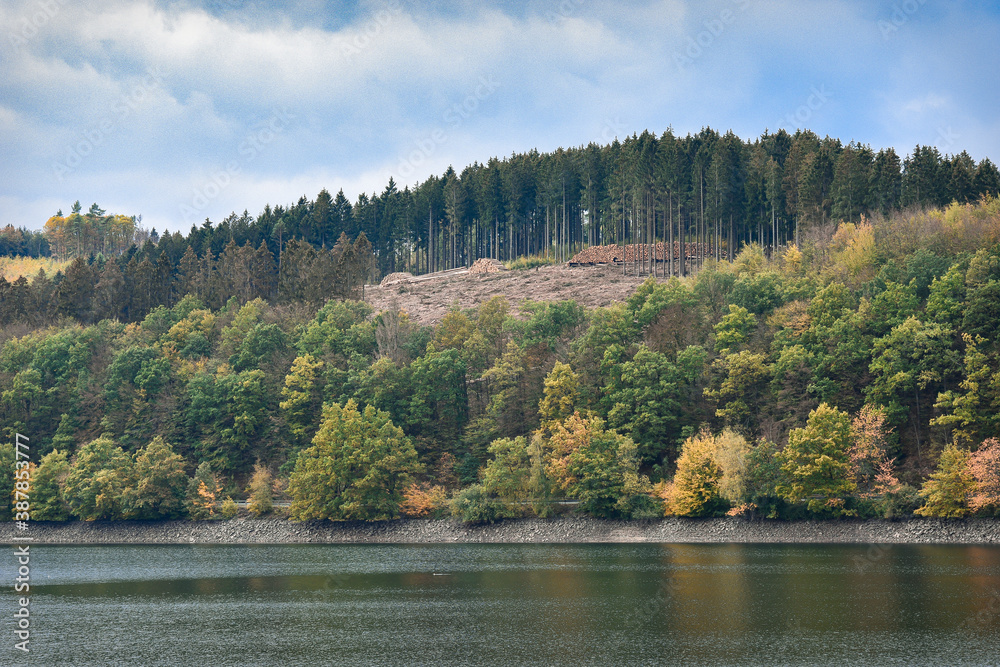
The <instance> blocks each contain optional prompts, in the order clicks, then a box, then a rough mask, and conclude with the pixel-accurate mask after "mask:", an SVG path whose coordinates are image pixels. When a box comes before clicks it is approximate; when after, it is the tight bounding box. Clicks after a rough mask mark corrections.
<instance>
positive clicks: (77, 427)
mask: <svg viewBox="0 0 1000 667" xmlns="http://www.w3.org/2000/svg"><path fill="white" fill-rule="evenodd" d="M360 242H361V239H359V241H358V242H355V243H354V244H348V243H347V242H346V241H344V242H343V243H342V244H339V245H340V246H341V250H340V253H341V254H340V256H341V257H343V256H344V254H345V253H346V252H347V248H348V247H351V248H353V247H354V246H356V245H358V243H360ZM998 242H1000V200H998V199H987V200H984V201H982V202H980V203H979V204H976V205H972V204H965V205H961V204H957V203H956V204H953V205H951V206H949V207H948V208H946V209H934V210H928V211H923V212H918V213H912V214H906V215H903V214H896V215H891V216H888V217H876V218H874V219H872V220H868V219H863V220H861V221H859V222H858V223H849V222H845V223H842V224H840V225H838V226H837V227H836V228H834V227H833V226H829V227H828V228H825V230H824V228H816V229H814V230H813V233H812V234H809V235H803V239H802V244H801V246H796V245H791V246H789V247H787V248H785V249H784V250H783V251H781V252H780V253H773V254H771V256H768V253H767V252H765V249H764V248H763V247H761V246H759V245H756V244H752V245H749V246H746V247H744V248H743V250H741V251H740V253H739V254H738V255H737V256H736V257H735V258H734V260H733V261H732V262H728V261H726V262H712V261H708V262H706V264H705V266H704V267H703V268H702V269H701V270H700V271H698V272H697V273H696V274H695V275H693V276H690V277H687V278H685V279H677V278H671V279H668V280H658V279H656V278H650V279H649V280H648V281H647V282H646V283H644V284H643V285H642V286H641V287H640V288H638V289H637V290H636V292H635V293H634V294H633V295H632V296H631V297H630V298H629V299H628V301H627V302H625V303H621V304H617V305H614V306H610V307H607V308H597V309H593V310H585V309H584V308H582V307H581V306H579V305H578V304H576V303H575V302H573V301H565V302H558V303H527V304H523V305H521V306H520V312H521V316H520V317H514V316H512V314H511V312H510V306H509V304H508V303H507V301H506V300H505V299H504V298H503V297H495V298H493V299H491V300H490V301H488V302H486V303H483V304H481V305H479V306H478V307H477V308H475V309H471V310H467V311H462V310H458V309H455V310H453V311H451V312H449V313H448V314H447V316H446V317H445V318H444V319H443V320H442V321H441V322H440V323H439V324H437V325H435V326H432V327H422V326H418V325H416V324H415V323H414V322H413V321H411V320H410V319H409V318H408V317H407V315H406V313H405V312H399V311H397V310H388V311H384V312H381V313H374V312H372V310H371V308H370V307H369V306H367V305H366V304H365V303H363V302H360V301H355V300H350V299H348V300H327V301H325V303H324V304H323V305H322V306H321V307H318V306H319V304H320V303H321V301H322V299H320V298H319V297H321V296H322V294H315V293H314V294H315V296H314V297H313V299H314V300H313V301H310V297H309V296H308V293H305V292H303V293H299V294H294V293H293V292H287V293H285V294H286V296H285V297H284V300H283V299H282V298H279V299H277V300H275V301H268V300H266V299H264V298H260V297H259V295H256V293H255V292H254V291H253V290H252V289H250V288H247V290H246V291H244V292H242V293H239V296H236V297H235V298H229V299H227V300H225V301H224V302H223V299H224V298H225V296H226V295H227V294H230V293H231V294H233V295H236V294H237V292H236V291H234V288H233V286H232V284H230V285H229V286H228V287H226V288H225V290H223V291H222V292H218V293H216V292H213V291H212V290H211V289H209V290H208V291H207V292H205V293H203V294H202V295H201V296H199V295H198V294H197V290H195V293H191V294H188V295H186V296H184V297H182V298H180V299H179V300H177V302H176V303H174V304H173V305H172V306H169V307H168V306H166V305H159V306H156V307H154V308H152V309H151V310H150V311H149V312H148V313H147V314H146V315H145V316H144V317H142V318H141V320H138V321H136V322H133V323H130V324H126V323H125V322H124V321H123V320H121V319H102V320H100V321H98V322H97V323H95V324H83V323H79V324H65V323H63V324H61V325H59V326H51V327H48V328H44V329H37V330H34V331H31V332H28V333H25V334H23V335H20V334H21V332H22V331H23V329H22V330H18V329H17V328H16V327H15V328H10V327H8V329H7V332H8V333H7V336H10V335H11V332H16V333H18V335H19V337H10V338H7V339H6V340H5V341H4V344H3V347H2V348H0V387H2V394H0V424H2V425H3V426H2V428H3V429H4V432H3V435H4V436H5V437H6V438H7V439H8V440H9V441H11V442H12V441H13V438H14V434H15V433H21V434H24V435H27V436H28V437H29V438H31V455H32V461H33V462H35V463H36V464H39V468H38V473H39V476H40V477H41V478H42V479H48V478H46V477H45V475H49V478H52V479H55V480H56V482H57V483H55V484H54V486H50V488H51V489H54V490H53V491H52V493H62V494H64V495H63V496H61V497H60V496H58V495H57V496H56V497H57V499H58V500H59V502H66V503H68V506H69V508H70V510H71V511H72V513H73V515H74V516H79V517H83V518H94V517H95V516H102V517H107V516H139V514H137V512H138V510H136V509H134V508H135V507H137V506H136V505H135V504H134V503H133V504H132V505H130V504H129V502H132V501H126V497H127V496H126V495H122V494H125V490H126V489H128V488H132V486H135V488H146V486H144V485H143V484H141V483H140V482H139V481H136V480H141V479H142V478H141V475H139V473H138V472H136V471H137V470H140V469H141V468H140V459H142V458H143V457H146V458H147V459H148V458H149V457H150V456H152V454H151V453H150V448H153V444H152V443H154V441H155V440H156V438H157V437H159V438H161V439H162V441H163V445H166V444H167V443H169V451H167V449H168V448H167V447H166V446H161V445H159V444H158V445H157V446H156V447H155V448H153V449H154V450H155V452H156V456H157V457H160V458H164V459H169V460H170V461H173V462H174V463H171V464H170V465H171V466H174V467H175V468H176V467H179V468H181V469H182V470H183V473H184V475H185V476H186V480H187V479H190V478H192V475H194V474H195V473H197V471H198V470H199V469H202V472H203V477H202V481H203V482H204V483H205V494H208V495H211V497H212V498H213V499H215V500H213V502H215V501H217V500H218V498H220V497H224V496H225V495H230V496H233V497H234V498H236V497H240V496H242V495H243V494H244V493H246V491H245V489H246V488H248V484H249V482H250V481H252V476H254V475H257V476H258V481H259V480H260V475H265V473H264V472H260V471H261V470H263V471H266V474H267V475H271V476H272V477H273V479H272V480H271V481H268V482H267V483H264V482H260V481H259V483H258V487H261V488H263V487H268V488H272V490H273V488H274V486H275V485H277V486H278V487H280V488H281V489H284V490H286V492H287V493H288V494H290V497H291V498H292V501H293V504H292V510H291V512H292V515H293V516H295V517H297V518H310V517H312V518H327V517H328V518H347V519H350V518H359V519H374V518H385V517H391V516H396V515H398V514H399V513H400V512H401V511H406V512H408V513H410V514H413V515H421V514H426V513H434V512H444V511H454V512H456V513H457V514H458V515H459V516H462V517H464V518H466V519H468V520H491V519H494V518H498V517H502V516H512V515H521V514H523V513H526V512H536V513H539V514H542V515H544V514H546V513H548V512H550V511H551V509H552V508H553V507H554V506H555V504H554V501H557V500H561V499H576V500H579V501H580V503H581V505H580V508H581V511H586V512H589V513H592V514H595V515H598V516H650V515H653V514H662V513H663V512H665V511H666V512H672V513H676V514H684V515H705V514H715V513H720V512H726V511H733V512H737V513H742V512H757V513H763V514H765V515H772V516H801V515H813V516H843V515H850V514H858V515H865V516H867V515H873V514H879V515H890V516H896V515H900V514H906V513H909V512H912V511H916V510H919V511H920V512H923V513H928V514H932V515H948V516H961V515H967V514H969V513H973V512H975V513H980V514H989V513H992V512H994V511H995V507H996V503H995V502H994V501H993V500H990V499H991V498H995V497H996V495H997V494H994V491H995V490H996V487H995V482H996V477H991V475H993V474H994V473H995V472H996V471H997V462H996V453H997V449H998V448H997V447H996V446H995V445H994V444H992V443H994V442H995V440H994V439H996V438H1000V419H998V416H997V415H998V414H1000V410H998V408H1000V383H998V382H997V381H996V378H997V377H1000V338H998V334H997V332H998V331H1000V309H998V304H1000V245H998ZM296 245H298V246H299V247H300V249H301V251H302V252H305V253H320V254H323V253H324V252H325V253H330V251H321V250H316V249H315V248H312V247H311V246H308V245H305V244H299V243H298V242H296V243H294V244H292V243H290V244H289V248H288V249H287V250H286V253H285V255H284V258H283V260H282V261H283V262H284V261H286V260H287V258H288V255H289V254H291V253H292V252H293V249H292V248H293V246H296ZM265 251H266V247H264V248H256V249H255V248H253V247H252V246H242V249H241V247H240V246H237V245H236V244H235V242H234V243H232V244H231V245H230V246H229V250H227V251H224V252H223V256H226V254H227V252H228V253H230V254H233V253H238V252H243V253H245V254H246V255H247V256H248V257H249V256H252V255H256V254H257V253H258V252H260V253H261V254H263V253H264V252H265ZM296 252H297V251H296ZM185 253H187V251H186V250H185ZM191 256H194V252H193V251H191V254H190V255H189V257H191ZM324 256H325V255H324ZM330 256H333V253H330ZM192 261H194V260H192ZM220 261H221V260H220ZM324 261H328V260H324ZM81 262H82V260H81ZM283 268H284V267H283ZM580 270H586V269H580ZM279 275H280V272H279ZM193 284H198V283H193ZM233 284H236V283H233ZM239 284H241V285H244V284H245V285H253V284H254V283H253V281H250V282H246V283H239ZM293 284H296V285H300V286H302V289H311V288H312V287H310V286H312V285H314V281H309V280H302V281H299V282H294V283H293ZM595 289H599V285H598V286H595ZM278 290H279V296H280V294H282V292H281V285H280V281H279V285H278ZM213 295H214V296H213ZM205 298H208V299H215V304H214V305H212V304H210V303H207V302H206V301H205V300H204V299H205ZM218 304H221V305H218ZM310 304H311V305H310ZM317 307H318V310H317ZM95 442H99V443H100V444H96V445H95V444H94V443H95ZM6 451H7V452H8V454H9V455H10V456H12V455H13V454H12V451H13V450H12V446H11V445H7V450H6ZM57 452H58V453H57ZM174 454H176V455H177V457H179V458H172V457H173V455H174ZM44 457H52V458H51V461H52V462H51V464H50V468H51V470H53V471H54V470H55V469H56V467H58V470H62V471H63V472H66V474H65V475H64V474H63V472H46V471H49V470H50V468H46V467H45V466H46V463H45V460H44ZM157 460H159V459H157ZM81 461H82V463H81ZM64 464H65V465H66V466H69V467H68V468H65V467H63V465H64ZM143 465H148V466H149V469H150V470H158V469H159V467H158V466H157V465H154V464H153V463H150V462H147V463H145V464H143ZM76 466H89V467H85V468H81V469H82V470H85V471H86V472H81V473H79V475H78V478H79V479H94V480H101V483H105V484H109V485H112V486H111V487H109V490H107V492H106V493H105V492H101V493H99V494H97V495H95V496H94V497H95V498H96V497H100V498H105V499H108V502H110V501H111V500H110V499H113V498H116V497H120V498H121V501H120V502H119V504H117V505H113V506H112V509H111V510H108V512H110V514H93V513H89V512H91V510H90V505H85V504H82V503H83V501H81V500H73V498H74V497H76V496H75V495H74V494H77V493H78V491H75V490H74V489H76V488H77V487H75V486H73V485H72V484H71V483H70V479H71V478H73V479H76V478H74V477H72V475H73V471H74V470H76V469H77V468H76ZM102 466H103V467H102ZM255 466H256V467H257V468H256V470H257V472H256V473H255V472H254V469H255ZM95 470H108V471H109V472H108V473H107V474H96V473H95V472H94V471H95ZM116 470H117V471H120V472H115V471H116ZM67 471H68V472H67ZM991 471H992V472H991ZM258 473H259V474H258ZM149 474H153V473H149ZM36 479H38V477H36ZM116 480H117V481H116ZM129 480H132V481H129ZM176 480H177V484H176V486H175V487H172V488H176V489H180V488H181V487H182V486H183V487H184V489H185V493H187V490H188V489H189V488H190V487H189V486H186V485H188V484H189V482H188V481H186V480H185V481H184V484H181V479H180V477H179V476H176ZM206 480H207V481H206ZM275 480H277V481H275ZM11 484H13V481H11ZM115 484H117V485H118V486H114V485H115ZM991 485H994V486H991ZM196 486H197V487H198V488H199V489H200V482H199V485H196ZM88 488H89V487H88ZM36 491H37V489H36ZM87 493H90V492H89V491H88V492H87ZM178 493H179V491H178ZM195 493H197V494H199V495H201V496H203V497H207V496H206V495H205V494H201V493H200V492H199V491H197V490H196V491H195ZM66 494H69V495H66ZM116 494H117V495H116ZM991 494H994V495H991ZM177 497H178V498H179V497H180V496H177ZM189 497H190V494H188V495H185V496H184V498H189ZM178 502H181V501H180V500H179V501H178ZM184 502H187V501H186V500H185V501H184ZM73 503H78V506H79V507H81V508H82V507H85V506H86V508H87V509H86V510H83V509H81V510H74V509H72V508H73V507H74V505H73ZM189 504H190V503H189ZM129 508H133V509H129ZM210 509H212V510H213V511H214V509H215V505H212V507H211V508H210ZM95 511H96V510H95ZM85 512H88V513H85ZM116 513H117V514H116Z"/></svg>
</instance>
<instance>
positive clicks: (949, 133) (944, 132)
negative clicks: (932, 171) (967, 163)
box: [934, 125, 962, 148]
mask: <svg viewBox="0 0 1000 667" xmlns="http://www.w3.org/2000/svg"><path fill="white" fill-rule="evenodd" d="M937 132H938V133H937V141H935V142H934V145H935V146H937V147H938V148H951V147H952V146H954V145H955V142H956V141H958V140H959V139H960V138H961V136H962V135H960V134H959V133H958V132H955V130H953V129H951V125H949V126H948V127H938V129H937Z"/></svg>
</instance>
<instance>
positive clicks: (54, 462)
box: [31, 449, 70, 521]
mask: <svg viewBox="0 0 1000 667" xmlns="http://www.w3.org/2000/svg"><path fill="white" fill-rule="evenodd" d="M68 475H69V460H68V459H67V456H66V452H65V451H60V450H58V449H54V450H52V451H51V452H49V453H48V454H46V455H45V456H43V457H42V460H41V462H39V465H38V467H37V468H35V469H34V471H33V472H32V473H31V518H32V520H34V521H67V520H68V519H69V518H70V508H69V504H67V502H66V498H65V496H64V494H63V485H64V484H65V483H66V477H67V476H68Z"/></svg>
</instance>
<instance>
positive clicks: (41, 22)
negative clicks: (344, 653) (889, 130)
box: [7, 0, 67, 50]
mask: <svg viewBox="0 0 1000 667" xmlns="http://www.w3.org/2000/svg"><path fill="white" fill-rule="evenodd" d="M66 2H67V0H41V2H38V3H37V4H36V5H35V7H36V8H37V9H35V10H34V11H32V12H31V13H30V14H29V15H27V16H22V17H21V20H20V21H17V22H16V23H15V25H14V29H13V30H12V31H11V32H10V33H8V35H7V37H8V39H9V40H10V44H11V46H13V47H14V50H18V49H21V48H23V47H25V46H27V45H28V42H29V41H30V40H31V39H33V38H34V37H35V35H37V34H38V32H39V31H40V30H41V29H42V28H44V27H45V26H47V25H48V24H49V21H51V20H52V19H54V18H55V17H56V15H57V14H58V13H59V10H60V9H62V8H63V7H64V6H65V5H66Z"/></svg>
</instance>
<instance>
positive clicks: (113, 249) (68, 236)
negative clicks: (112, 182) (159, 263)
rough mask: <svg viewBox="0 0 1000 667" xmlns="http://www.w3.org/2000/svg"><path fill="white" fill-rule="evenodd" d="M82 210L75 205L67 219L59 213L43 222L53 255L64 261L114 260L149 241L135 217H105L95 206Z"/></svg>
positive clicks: (119, 215)
mask: <svg viewBox="0 0 1000 667" xmlns="http://www.w3.org/2000/svg"><path fill="white" fill-rule="evenodd" d="M81 210H82V207H81V206H80V202H79V201H77V202H75V203H74V204H73V208H72V210H71V211H70V214H69V215H68V216H65V217H64V216H63V214H62V211H61V210H60V211H58V212H57V213H56V214H55V215H54V216H52V217H51V218H49V219H48V220H47V221H46V222H45V227H44V232H45V238H46V239H47V240H48V242H49V247H50V249H51V251H52V254H53V255H55V256H57V257H60V258H63V259H67V258H72V257H90V256H94V255H105V256H107V255H115V256H117V255H120V254H122V253H123V252H125V251H126V250H128V249H129V248H130V247H132V246H141V245H142V244H143V243H144V242H145V241H146V240H147V239H150V238H151V234H150V233H149V232H147V231H146V230H144V229H143V228H142V227H141V226H140V222H141V220H139V219H137V218H136V217H135V216H126V215H122V214H120V213H119V214H115V215H107V214H106V211H105V210H104V209H102V208H101V207H99V206H98V205H97V204H96V203H95V204H93V205H91V207H90V210H89V211H87V213H85V214H81V213H80V211H81ZM153 231H154V233H155V230H153Z"/></svg>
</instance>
